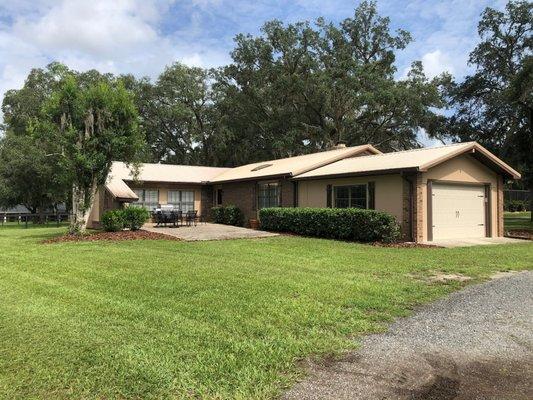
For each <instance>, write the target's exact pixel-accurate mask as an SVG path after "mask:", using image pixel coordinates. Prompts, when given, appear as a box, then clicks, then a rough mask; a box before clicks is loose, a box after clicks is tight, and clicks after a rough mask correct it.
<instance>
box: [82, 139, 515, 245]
mask: <svg viewBox="0 0 533 400" xmlns="http://www.w3.org/2000/svg"><path fill="white" fill-rule="evenodd" d="M519 178H520V174H519V173H518V172H517V171H515V170H514V169H513V168H511V167H510V166H509V165H507V164H506V163H504V162H503V161H502V160H500V159H499V158H497V157H496V156H495V155H493V154H492V153H490V152H489V151H488V150H486V149H485V148H483V147H482V146H480V145H479V144H477V143H475V142H468V143H459V144H452V145H447V146H442V147H434V148H423V149H416V150H407V151H398V152H393V153H381V152H380V151H379V150H377V149H376V148H375V147H373V146H372V145H363V146H356V147H345V146H343V145H339V146H336V147H335V148H334V149H332V150H328V151H322V152H318V153H313V154H307V155H302V156H297V157H289V158H284V159H278V160H272V161H262V162H258V163H254V164H248V165H243V166H240V167H236V168H211V167H196V166H183V165H165V164H143V165H142V167H141V172H140V174H139V176H138V177H137V179H136V180H134V179H133V178H132V175H131V172H130V171H129V169H128V168H127V167H126V165H125V164H124V163H121V162H115V163H114V164H113V167H112V170H111V174H110V176H109V178H108V181H107V184H106V185H105V187H102V188H100V189H99V191H98V194H97V198H96V199H95V202H94V204H93V209H92V210H91V214H90V225H92V226H97V225H99V223H100V218H101V216H102V213H103V212H104V211H105V210H108V209H112V208H118V207H121V206H122V204H123V203H135V204H137V205H142V206H145V207H147V208H149V209H152V208H155V207H157V206H158V205H159V204H172V205H174V206H175V207H176V208H180V209H181V210H184V211H186V210H192V209H194V210H198V212H199V214H201V215H203V216H204V217H206V216H208V215H209V212H210V209H211V208H212V207H214V206H226V205H230V204H231V205H236V206H237V207H239V208H240V209H241V210H242V211H243V213H244V215H245V220H246V222H245V224H247V223H249V220H252V219H256V218H258V211H259V210H260V209H262V208H265V207H338V208H343V207H358V208H367V209H376V210H380V211H385V212H388V213H390V214H392V215H393V216H394V217H395V218H396V219H397V221H398V222H399V223H400V225H401V229H402V235H403V237H404V238H405V239H407V240H413V241H418V242H420V241H431V240H436V239H448V238H465V237H487V236H488V237H491V236H502V235H503V184H504V181H506V180H509V179H519Z"/></svg>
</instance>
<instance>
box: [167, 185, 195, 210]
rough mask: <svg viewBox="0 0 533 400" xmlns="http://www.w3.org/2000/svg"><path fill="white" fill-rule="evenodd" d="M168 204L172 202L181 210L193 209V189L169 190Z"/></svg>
mask: <svg viewBox="0 0 533 400" xmlns="http://www.w3.org/2000/svg"><path fill="white" fill-rule="evenodd" d="M167 203H168V204H172V205H173V206H174V207H175V208H177V209H178V210H181V211H185V212H187V211H193V210H194V191H193V190H169V191H168V201H167Z"/></svg>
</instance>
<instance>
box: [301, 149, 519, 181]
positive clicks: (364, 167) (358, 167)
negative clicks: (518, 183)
mask: <svg viewBox="0 0 533 400" xmlns="http://www.w3.org/2000/svg"><path fill="white" fill-rule="evenodd" d="M465 153H472V154H473V155H474V156H475V157H476V158H478V159H480V160H482V162H484V163H486V164H487V165H488V166H489V167H490V168H492V169H495V170H498V172H500V173H503V174H505V175H507V176H509V177H512V178H514V179H518V178H520V174H519V173H518V172H517V171H515V170H514V169H513V168H511V167H510V166H509V165H507V164H506V163H504V162H503V161H502V160H500V159H499V158H498V157H496V156H495V155H494V154H492V153H491V152H489V151H488V150H487V149H485V148H484V147H483V146H481V145H479V144H478V143H476V142H466V143H456V144H451V145H446V146H440V147H431V148H421V149H415V150H405V151H398V152H392V153H384V154H377V155H371V156H367V157H360V158H352V159H344V160H340V161H337V162H335V163H332V164H329V165H326V166H323V167H321V168H317V169H314V170H312V171H308V172H306V173H303V174H300V175H298V176H296V177H295V179H311V178H317V177H324V176H342V175H353V174H369V173H374V172H393V171H402V170H413V171H427V170H428V169H430V168H432V167H434V166H436V165H439V164H440V163H443V162H445V161H447V160H449V159H451V158H454V157H457V156H458V155H461V154H465Z"/></svg>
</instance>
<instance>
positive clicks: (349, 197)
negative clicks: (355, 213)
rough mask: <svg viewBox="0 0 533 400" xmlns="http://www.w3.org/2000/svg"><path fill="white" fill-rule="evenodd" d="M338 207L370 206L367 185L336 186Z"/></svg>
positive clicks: (335, 197) (335, 196) (335, 194)
mask: <svg viewBox="0 0 533 400" xmlns="http://www.w3.org/2000/svg"><path fill="white" fill-rule="evenodd" d="M333 193H334V199H335V203H334V204H335V207H336V208H368V202H367V199H368V195H367V185H351V186H335V187H334V191H333Z"/></svg>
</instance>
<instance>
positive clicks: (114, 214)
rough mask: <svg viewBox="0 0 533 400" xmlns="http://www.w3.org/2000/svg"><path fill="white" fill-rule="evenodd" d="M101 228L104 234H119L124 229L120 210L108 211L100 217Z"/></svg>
mask: <svg viewBox="0 0 533 400" xmlns="http://www.w3.org/2000/svg"><path fill="white" fill-rule="evenodd" d="M102 226H103V228H104V231H106V232H119V231H121V230H122V229H124V218H123V215H122V210H109V211H106V212H105V213H104V214H103V215H102Z"/></svg>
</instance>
